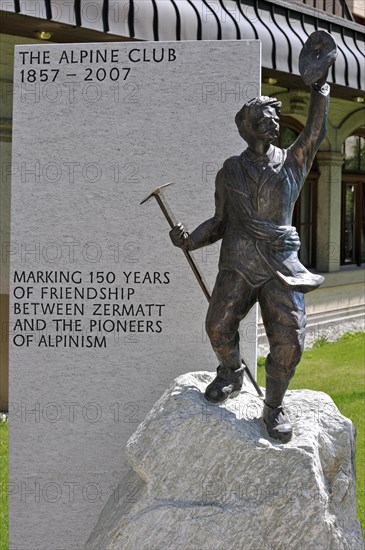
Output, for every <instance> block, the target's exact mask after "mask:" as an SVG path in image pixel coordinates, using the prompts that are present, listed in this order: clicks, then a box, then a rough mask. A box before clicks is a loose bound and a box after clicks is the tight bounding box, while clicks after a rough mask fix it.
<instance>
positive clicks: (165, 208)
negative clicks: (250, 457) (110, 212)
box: [140, 181, 264, 397]
mask: <svg viewBox="0 0 365 550" xmlns="http://www.w3.org/2000/svg"><path fill="white" fill-rule="evenodd" d="M173 183H174V182H172V181H171V182H169V183H165V184H164V185H161V186H160V187H156V189H154V191H152V192H151V193H149V194H148V195H147V197H145V198H144V199H143V200H142V201H141V202H140V204H144V203H145V202H147V201H148V200H149V199H150V198H151V197H154V198H155V199H156V201H157V202H158V205H159V207H160V208H161V210H162V212H163V214H164V216H165V218H166V220H167V223H168V224H169V226H170V227H171V229H173V228H174V226H175V223H174V220H173V217H172V214H170V212H169V207H168V205H167V202H166V201H165V200H164V199H163V197H162V195H161V191H162V189H164V188H165V187H168V186H169V185H173ZM181 250H182V251H183V253H184V255H185V258H186V259H187V261H188V263H189V265H190V267H191V269H192V271H193V273H194V275H195V277H196V279H197V281H198V283H199V285H200V288H201V289H202V291H203V292H204V295H205V297H206V299H207V300H208V302H209V301H210V292H209V290H208V288H207V285H206V284H205V282H204V280H203V277H202V276H201V274H200V272H199V269H198V268H197V266H196V264H195V262H194V260H193V258H192V256H191V254H190V253H189V252H188V251H187V250H184V249H183V248H182V249H181ZM241 361H242V364H243V365H244V372H246V373H247V376H248V378H249V380H250V382H251V383H252V385H253V386H254V387H255V390H256V391H257V393H258V395H259V396H260V397H263V396H264V395H263V393H262V391H261V389H260V386H259V385H258V384H257V382H256V380H255V379H254V377H253V376H252V374H251V372H250V369H249V368H248V367H247V365H246V364H245V363H244V361H243V359H241Z"/></svg>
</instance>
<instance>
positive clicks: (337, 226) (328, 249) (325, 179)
mask: <svg viewBox="0 0 365 550" xmlns="http://www.w3.org/2000/svg"><path fill="white" fill-rule="evenodd" d="M343 160H344V159H343V154H342V153H340V152H338V151H335V152H330V151H319V153H318V154H317V162H318V167H319V172H320V176H319V180H318V209H317V269H318V271H322V272H327V273H328V272H330V271H338V270H339V269H340V253H341V181H342V177H341V176H342V164H343Z"/></svg>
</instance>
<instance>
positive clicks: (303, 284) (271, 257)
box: [215, 86, 329, 292]
mask: <svg viewBox="0 0 365 550" xmlns="http://www.w3.org/2000/svg"><path fill="white" fill-rule="evenodd" d="M328 91H329V87H328V86H327V87H326V88H325V89H323V88H322V89H321V90H320V91H318V90H314V89H312V91H311V101H310V106H309V115H308V120H307V124H306V126H305V128H304V129H303V131H302V133H301V134H300V135H299V136H298V138H297V140H296V141H295V142H294V143H293V144H292V145H291V146H290V147H289V148H288V149H280V148H278V147H274V146H271V147H270V149H269V150H268V152H267V153H266V154H265V155H263V156H262V157H260V156H257V154H256V153H255V152H254V151H252V150H250V149H246V150H245V151H244V152H243V153H242V154H241V155H240V156H234V157H231V158H229V159H227V160H226V161H225V163H224V165H223V168H222V169H221V170H220V171H219V172H218V174H217V178H216V195H215V198H216V216H219V217H220V218H221V219H222V220H223V223H222V226H223V227H224V231H223V234H222V246H221V254H220V262H219V268H220V269H231V270H234V271H237V272H238V273H240V274H241V275H242V276H243V277H244V278H245V279H246V280H247V282H248V283H249V284H250V285H251V286H252V287H254V288H257V287H259V286H261V285H262V284H264V283H265V282H266V281H268V280H269V279H271V278H272V277H276V278H278V279H279V280H280V281H281V282H282V283H283V284H284V285H286V286H287V287H289V288H291V289H292V290H297V291H301V292H308V291H310V290H313V289H315V288H316V287H318V286H319V285H320V284H321V283H322V282H323V280H324V279H323V277H322V276H320V275H316V274H313V273H311V272H309V271H308V270H307V269H306V268H305V267H304V266H303V265H302V264H301V263H300V261H299V259H298V254H297V251H294V250H292V249H288V250H285V249H284V248H283V247H282V246H280V237H282V236H283V235H284V233H285V232H288V231H289V232H290V231H291V230H293V228H292V227H291V220H292V215H293V209H294V205H295V202H296V200H297V198H298V196H299V193H300V190H301V188H302V186H303V184H304V181H305V178H306V176H307V173H308V172H309V170H310V167H311V165H312V162H313V159H314V156H315V154H316V152H317V150H318V147H319V144H320V142H321V141H322V139H323V137H324V134H325V131H326V118H327V108H328Z"/></svg>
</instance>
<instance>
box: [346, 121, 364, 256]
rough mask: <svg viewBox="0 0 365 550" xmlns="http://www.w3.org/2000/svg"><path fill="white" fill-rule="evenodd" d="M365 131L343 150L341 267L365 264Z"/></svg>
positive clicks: (347, 142) (352, 139)
mask: <svg viewBox="0 0 365 550" xmlns="http://www.w3.org/2000/svg"><path fill="white" fill-rule="evenodd" d="M364 135H365V131H360V132H359V133H358V134H355V135H352V136H349V137H348V138H347V139H346V141H345V143H344V147H343V152H344V155H345V163H344V167H343V173H342V228H341V264H342V265H347V264H356V265H360V264H361V263H363V262H365V137H364Z"/></svg>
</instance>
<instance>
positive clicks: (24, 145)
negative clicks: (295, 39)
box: [9, 40, 260, 550]
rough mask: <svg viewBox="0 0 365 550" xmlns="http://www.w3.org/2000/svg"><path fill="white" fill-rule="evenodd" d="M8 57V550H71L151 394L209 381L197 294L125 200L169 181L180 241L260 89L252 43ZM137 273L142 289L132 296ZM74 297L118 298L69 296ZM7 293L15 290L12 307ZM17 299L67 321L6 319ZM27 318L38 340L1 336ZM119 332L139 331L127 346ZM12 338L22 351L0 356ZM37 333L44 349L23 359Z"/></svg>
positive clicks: (207, 262) (123, 468)
mask: <svg viewBox="0 0 365 550" xmlns="http://www.w3.org/2000/svg"><path fill="white" fill-rule="evenodd" d="M154 48H155V59H161V56H162V53H163V52H164V59H163V60H162V61H161V62H156V61H155V62H154V61H153V50H154ZM169 48H171V49H173V50H174V52H175V53H174V54H173V55H171V56H170V57H171V60H170V61H168V56H169ZM98 51H99V60H98V61H96V53H97V52H98ZM112 51H114V52H115V53H114V54H112V53H111V52H112ZM46 52H48V53H46ZM81 52H86V53H82V54H81ZM100 52H101V53H100ZM81 55H82V56H83V62H82V63H81V62H80V60H81ZM175 55H176V59H174V56H175ZM112 56H114V61H113V59H112ZM102 57H105V58H106V61H105V62H104V61H102ZM130 57H131V58H132V60H131V58H130ZM15 60H16V64H15V71H14V78H15V83H14V118H13V129H14V138H13V160H12V162H13V165H12V172H13V176H12V197H11V202H12V205H11V206H12V214H11V217H12V227H11V245H12V246H11V249H10V251H9V252H10V259H11V289H10V292H11V312H12V313H11V328H10V465H11V468H10V479H9V481H10V483H11V495H10V546H11V548H21V549H22V550H30V549H32V550H33V549H34V548H37V549H38V550H52V549H57V550H59V549H60V548H67V550H73V549H78V548H82V547H83V546H84V544H85V541H86V539H87V538H88V536H89V534H90V531H91V529H92V527H93V526H94V525H95V523H96V520H97V517H98V515H99V513H100V511H101V509H102V508H103V507H104V505H105V503H106V501H107V500H108V498H109V495H110V494H112V493H113V490H114V489H115V487H116V485H117V483H118V481H119V480H120V479H121V478H122V477H123V476H124V475H125V474H126V472H127V471H128V465H127V463H126V462H125V460H124V458H123V457H122V449H123V448H124V446H125V443H126V441H127V439H128V438H129V436H130V435H131V434H132V433H133V432H134V431H135V429H136V426H137V425H138V424H139V423H140V422H141V421H142V419H143V418H144V417H145V415H146V414H147V413H148V411H149V410H150V409H151V407H152V405H153V403H155V401H156V400H157V399H158V398H159V396H160V395H161V394H162V392H163V391H164V390H165V388H166V387H167V385H168V384H169V383H170V382H172V380H173V379H174V378H175V377H176V376H178V375H179V374H181V373H183V372H187V371H191V370H194V369H195V368H198V369H199V370H200V369H205V370H211V371H214V370H215V369H216V367H217V363H216V359H215V357H214V354H213V352H212V351H211V348H210V344H209V341H208V339H207V338H206V336H205V331H204V320H205V314H206V310H207V302H206V300H205V298H204V295H203V294H202V292H201V290H200V288H199V287H198V285H197V283H196V281H195V279H194V276H193V274H192V272H191V271H190V268H189V266H188V265H187V263H186V261H185V259H184V257H183V255H182V253H181V251H179V250H177V249H175V248H174V247H173V246H172V244H171V242H170V239H169V236H168V230H169V227H168V226H167V223H166V221H165V219H164V218H163V216H162V214H161V212H160V211H159V208H158V206H157V204H155V203H154V202H149V203H147V204H145V205H143V206H140V204H139V203H140V201H141V200H142V199H143V198H144V197H145V196H146V195H147V194H148V193H149V192H150V191H151V190H152V189H154V188H155V187H157V186H159V185H161V184H163V183H166V182H168V181H174V182H176V184H175V186H172V187H170V188H169V190H168V191H167V192H166V196H167V198H168V201H169V203H170V205H171V208H172V209H173V211H174V213H175V215H176V217H178V218H179V219H180V220H181V221H182V222H185V223H186V224H187V225H188V226H189V228H192V227H194V226H195V225H196V224H197V223H199V222H200V221H201V220H204V219H206V218H207V217H209V216H210V215H211V214H212V213H213V209H214V177H215V174H216V172H217V170H218V169H219V167H220V166H221V164H222V163H223V161H224V160H225V159H226V158H227V157H229V156H231V155H232V154H237V153H238V154H239V153H240V152H241V151H242V149H243V147H244V144H243V143H242V140H241V138H240V137H239V135H238V132H237V130H236V127H235V123H234V115H235V113H236V112H237V111H238V109H239V108H240V107H241V105H242V103H244V102H245V101H247V100H248V99H250V97H253V96H256V95H257V94H258V93H259V91H260V44H259V43H258V42H251V41H244V40H243V41H239V42H236V41H228V42H217V41H213V42H198V43H195V42H186V43H169V42H166V43H143V44H142V43H135V42H134V43H123V42H118V43H117V44H112V43H107V44H102V43H98V44H75V45H72V44H71V45H70V44H67V45H62V44H61V45H49V44H45V45H37V46H35V45H30V46H27V45H22V46H19V47H18V48H16V51H15ZM23 60H24V63H23V62H22V61H23ZM126 69H130V72H129V74H127V70H126ZM57 71H58V72H57ZM118 71H119V79H118V78H117V76H118ZM125 77H126V78H125ZM124 78H125V79H124ZM218 255H219V247H218V246H216V245H214V246H212V247H211V248H210V249H206V250H201V251H199V252H198V253H196V254H195V258H196V259H197V261H198V263H199V265H200V267H201V269H202V272H203V273H204V276H205V278H206V280H207V282H208V285H209V286H210V288H212V286H213V284H214V280H215V276H216V273H217V264H218ZM23 271H25V273H26V274H29V273H30V272H32V271H33V272H36V271H40V272H42V273H43V274H45V272H46V271H49V272H52V273H55V272H57V273H59V272H60V271H63V272H65V273H67V272H71V273H73V272H80V277H81V282H80V283H79V284H78V283H66V282H62V283H59V282H55V283H54V284H52V283H51V282H48V283H44V284H43V283H41V282H40V283H34V282H33V281H32V280H30V282H28V283H27V282H20V283H19V282H17V281H16V279H15V275H14V274H15V272H18V273H21V272H23ZM91 272H92V273H93V274H94V275H93V277H94V279H95V277H96V276H97V273H101V274H102V277H106V274H107V273H112V274H114V275H115V281H114V282H108V281H107V282H105V281H104V282H98V281H97V282H91V275H90V273H91ZM154 272H157V273H158V274H160V275H159V277H160V279H161V280H164V275H163V274H164V273H166V272H168V274H169V283H168V284H163V283H162V284H160V282H159V280H158V276H156V277H157V278H156V279H155V280H153V273H154ZM129 273H131V275H130V276H128V274H129ZM146 273H149V274H150V277H151V278H148V279H146V280H145V281H144V282H143V280H144V278H145V274H146ZM134 277H135V278H136V279H135V281H134V282H131V280H132V278H134ZM99 280H100V278H99ZM17 287H20V290H19V291H15V288H17ZM42 287H47V289H48V291H49V289H50V288H51V287H55V288H56V289H57V291H58V290H59V289H61V288H62V289H65V288H66V287H71V298H67V297H65V296H63V297H61V296H60V297H59V298H54V299H50V297H49V294H48V295H47V294H46V295H44V297H43V298H42V296H41V288H42ZM86 287H94V288H96V289H97V290H98V292H100V289H101V288H103V287H105V288H110V289H112V290H115V289H116V288H118V289H123V290H124V292H127V290H128V289H131V290H132V291H134V294H133V295H132V296H131V297H130V299H128V297H125V296H124V297H123V298H119V299H117V300H116V299H115V298H113V297H111V298H110V299H109V298H108V299H102V298H100V295H99V297H98V298H96V299H95V298H90V299H82V298H76V299H74V298H73V297H72V293H73V292H74V291H75V289H76V288H78V289H81V288H86ZM21 289H25V292H27V289H30V290H29V292H31V294H30V295H29V297H28V298H27V296H26V295H25V296H24V297H23V298H22V297H21V292H22V290H21ZM48 291H47V292H48ZM30 302H34V303H40V304H43V305H46V304H52V303H55V302H57V303H59V304H61V306H60V307H65V305H66V304H67V303H68V304H70V306H71V308H72V307H73V305H74V304H75V303H76V304H78V305H84V308H85V312H84V315H82V316H80V315H79V314H78V313H77V312H72V310H71V314H70V315H67V316H66V315H65V313H63V314H62V313H56V315H55V313H53V314H52V313H51V312H48V313H38V314H32V313H23V312H21V313H16V312H15V310H14V307H15V303H17V304H18V305H19V304H20V305H22V304H25V303H30ZM94 303H102V304H105V303H107V304H110V305H111V307H112V306H113V305H115V304H119V305H122V304H124V305H126V306H127V307H129V306H130V305H134V306H135V313H134V314H133V312H131V313H130V314H122V315H121V317H119V315H118V313H117V312H116V313H115V314H113V312H112V309H111V307H109V308H108V311H105V310H104V311H100V310H99V311H98V313H93V311H94V306H93V304H94ZM139 304H142V306H143V308H144V310H145V311H146V304H164V308H163V311H162V316H161V318H160V317H159V315H158V311H157V309H156V308H155V309H154V311H153V313H152V314H151V316H149V315H148V313H147V314H146V313H137V312H136V310H137V307H138V305H139ZM22 307H23V306H22ZM100 312H101V313H102V315H99V313H100ZM55 317H56V318H62V317H63V318H65V319H66V320H67V321H70V320H72V321H75V320H77V319H79V318H80V320H81V325H82V332H78V331H75V330H72V331H71V332H70V331H69V330H68V329H67V328H66V329H65V330H63V329H62V327H61V331H60V332H59V333H57V331H56V327H55V322H54V321H53V319H54V318H55ZM34 319H40V320H43V321H46V322H47V329H46V330H47V333H46V335H45V334H44V332H39V331H38V330H36V329H33V330H32V329H31V328H29V327H25V328H26V329H27V330H20V329H19V328H17V329H15V323H16V321H18V320H21V322H22V323H24V322H25V321H33V320H34ZM255 319H256V312H255V311H253V312H252V315H251V317H250V318H248V319H246V321H245V323H244V324H243V325H242V327H241V335H242V337H243V339H244V338H245V339H246V341H248V345H246V346H244V347H243V350H242V353H243V356H244V358H245V359H246V360H247V361H248V363H249V364H250V365H251V366H252V367H254V366H255V355H256V349H255V335H256V325H255ZM92 320H93V321H97V322H98V321H101V322H102V323H104V322H106V323H107V325H106V328H105V329H104V331H101V332H100V331H99V330H98V328H97V327H96V331H95V330H94V331H93V332H90V321H92ZM118 320H121V321H123V322H128V323H129V321H132V322H133V324H134V331H133V330H128V331H127V332H126V333H124V332H122V331H120V332H117V331H116V330H113V329H111V330H110V327H112V322H114V321H118ZM160 320H161V321H162V323H161V327H162V330H161V332H157V331H156V330H155V332H151V331H149V332H147V331H146V329H147V321H150V322H152V323H153V328H154V329H156V328H157V321H160ZM137 321H139V322H140V323H141V327H142V330H144V332H136V331H135V330H136V327H137V324H136V323H137ZM23 326H24V325H23ZM26 334H28V335H29V336H30V337H31V338H32V341H31V342H30V343H29V346H27V345H26V343H25V344H24V345H23V346H20V345H16V344H15V343H14V340H13V339H14V336H15V335H17V337H18V338H19V339H20V338H21V337H22V335H23V336H25V335H26ZM57 335H61V336H62V337H68V336H70V335H72V336H73V337H77V336H80V335H82V336H88V335H91V336H98V337H103V336H105V337H106V341H107V346H106V347H91V348H87V347H81V346H79V347H76V346H74V345H71V346H69V345H68V344H66V346H64V345H63V340H62V341H61V345H59V346H58V347H55V346H54V343H55V337H56V336H57ZM41 336H47V338H46V342H47V343H48V342H50V343H51V345H52V347H50V346H45V345H44V344H42V345H39V343H40V339H41ZM48 338H50V340H49V339H48ZM18 342H19V341H18Z"/></svg>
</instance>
